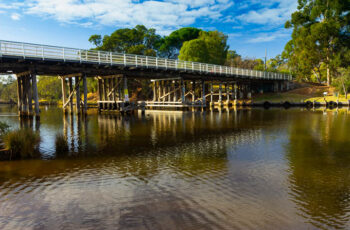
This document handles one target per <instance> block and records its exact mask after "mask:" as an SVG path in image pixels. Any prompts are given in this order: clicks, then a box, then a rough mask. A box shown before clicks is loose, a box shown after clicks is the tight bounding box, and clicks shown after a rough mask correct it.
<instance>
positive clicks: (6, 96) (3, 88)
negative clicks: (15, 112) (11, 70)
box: [0, 76, 17, 101]
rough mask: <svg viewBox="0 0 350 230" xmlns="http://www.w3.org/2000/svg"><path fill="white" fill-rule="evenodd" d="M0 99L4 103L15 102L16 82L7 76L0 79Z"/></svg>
mask: <svg viewBox="0 0 350 230" xmlns="http://www.w3.org/2000/svg"><path fill="white" fill-rule="evenodd" d="M1 80H2V81H1V83H0V98H1V100H4V101H17V82H16V79H15V78H13V77H11V76H7V77H1Z"/></svg>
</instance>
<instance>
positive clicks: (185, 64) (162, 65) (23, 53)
mask: <svg viewBox="0 0 350 230" xmlns="http://www.w3.org/2000/svg"><path fill="white" fill-rule="evenodd" d="M1 56H13V57H21V58H23V59H41V60H59V61H63V62H81V63H97V64H103V65H106V64H107V65H119V66H128V67H144V68H153V69H171V70H179V71H180V70H181V71H186V72H197V73H214V74H220V75H225V76H228V77H229V76H237V75H239V76H242V77H247V78H256V79H267V80H270V79H271V80H274V79H276V80H292V76H291V75H289V74H283V73H273V72H264V71H257V70H249V69H240V68H234V67H229V66H221V65H213V64H206V63H198V62H190V61H181V60H176V59H166V58H159V57H151V56H143V55H135V54H122V53H115V52H106V51H97V50H83V49H74V48H67V47H58V46H47V45H38V44H31V43H22V42H12V41H3V40H0V57H1Z"/></svg>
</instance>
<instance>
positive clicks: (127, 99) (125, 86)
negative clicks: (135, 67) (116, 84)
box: [123, 76, 129, 102]
mask: <svg viewBox="0 0 350 230" xmlns="http://www.w3.org/2000/svg"><path fill="white" fill-rule="evenodd" d="M123 86H124V101H125V102H129V91H128V78H127V77H125V76H124V77H123Z"/></svg>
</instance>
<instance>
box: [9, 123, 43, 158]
mask: <svg viewBox="0 0 350 230" xmlns="http://www.w3.org/2000/svg"><path fill="white" fill-rule="evenodd" d="M4 141H5V147H6V148H7V149H8V150H9V151H10V154H11V156H10V158H11V159H19V158H33V157H35V156H37V154H38V146H39V144H40V141H41V139H40V135H39V134H38V133H36V132H34V131H33V130H31V129H19V130H14V131H11V132H8V133H7V134H6V135H5V138H4Z"/></svg>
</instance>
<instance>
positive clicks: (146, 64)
mask: <svg viewBox="0 0 350 230" xmlns="http://www.w3.org/2000/svg"><path fill="white" fill-rule="evenodd" d="M146 68H148V57H147V56H146Z"/></svg>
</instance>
